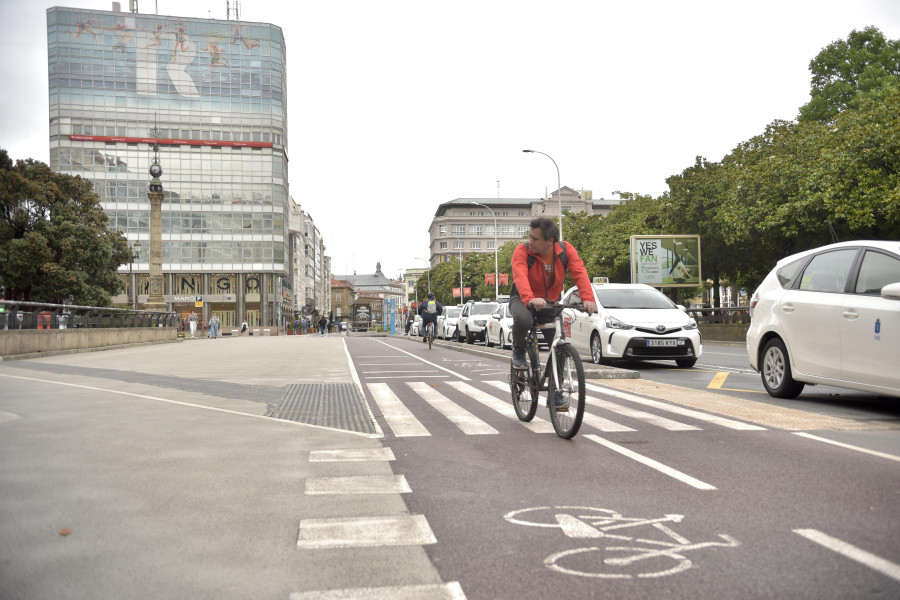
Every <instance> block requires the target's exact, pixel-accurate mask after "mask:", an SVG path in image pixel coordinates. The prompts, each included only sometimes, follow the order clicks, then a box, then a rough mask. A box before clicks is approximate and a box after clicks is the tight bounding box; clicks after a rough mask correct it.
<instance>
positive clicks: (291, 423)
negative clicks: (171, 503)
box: [0, 374, 384, 439]
mask: <svg viewBox="0 0 900 600" xmlns="http://www.w3.org/2000/svg"><path fill="white" fill-rule="evenodd" d="M0 377H9V378H11V379H23V380H25V381H34V382H37V383H47V384H50V385H62V386H66V387H73V388H78V389H82V390H91V391H94V392H106V393H109V394H119V395H121V396H130V397H132V398H140V399H142V400H153V401H154V402H164V403H166V404H174V405H176V406H184V407H187V408H199V409H200V410H209V411H212V412H218V413H224V414H227V415H236V416H239V417H247V418H250V419H260V420H263V421H270V422H272V423H280V424H282V425H288V426H298V427H312V428H314V429H324V430H326V431H339V432H341V433H349V434H351V435H358V436H361V437H365V438H370V439H371V438H380V437H384V436H383V434H382V433H381V432H380V430H379V433H377V434H372V433H360V432H357V431H349V430H347V429H336V428H334V427H322V426H321V425H310V424H308V423H300V422H298V421H287V420H285V419H274V418H272V417H267V416H265V415H254V414H251V413H242V412H238V411H236V410H228V409H227V408H218V407H215V406H204V405H202V404H191V403H190V402H180V401H178V400H169V399H168V398H158V397H156V396H148V395H146V394H135V393H132V392H123V391H121V390H110V389H106V388H101V387H96V386H92V385H80V384H77V383H68V382H64V381H53V380H52V379H37V378H34V377H21V376H19V375H6V374H0ZM372 422H373V423H375V421H374V419H373V421H372ZM375 428H376V429H378V425H377V424H376V425H375Z"/></svg>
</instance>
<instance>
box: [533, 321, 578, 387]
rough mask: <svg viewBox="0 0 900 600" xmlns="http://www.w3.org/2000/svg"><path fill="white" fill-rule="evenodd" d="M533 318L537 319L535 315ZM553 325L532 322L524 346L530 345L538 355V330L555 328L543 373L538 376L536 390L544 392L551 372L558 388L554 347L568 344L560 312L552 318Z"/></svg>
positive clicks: (535, 354)
mask: <svg viewBox="0 0 900 600" xmlns="http://www.w3.org/2000/svg"><path fill="white" fill-rule="evenodd" d="M535 320H537V316H536V315H535ZM554 325H555V327H554V326H553V325H551V324H550V323H542V324H537V323H533V324H532V326H531V329H529V330H528V337H526V343H525V345H526V347H530V348H532V349H533V351H534V356H536V357H538V356H539V354H538V336H537V332H538V330H539V329H540V330H547V329H551V328H553V329H555V331H554V333H553V340H552V341H551V342H550V344H549V348H550V356H549V357H548V358H547V364H546V365H545V366H544V373H543V375H541V376H540V377H539V378H538V382H537V383H538V388H537V389H538V391H541V392H546V391H547V383H548V382H549V381H550V376H551V373H552V376H553V383H554V384H555V385H556V389H559V383H560V382H559V371H558V370H557V368H556V348H557V347H558V346H559V345H560V344H568V343H569V342H567V341H566V332H565V331H563V316H562V312H560V313H559V314H558V315H556V318H555V319H554ZM537 364H538V365H540V364H541V362H540V358H538V360H537Z"/></svg>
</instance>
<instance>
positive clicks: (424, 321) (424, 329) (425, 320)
mask: <svg viewBox="0 0 900 600" xmlns="http://www.w3.org/2000/svg"><path fill="white" fill-rule="evenodd" d="M427 314H429V315H430V314H431V313H427ZM429 323H431V325H432V326H433V327H434V329H433V330H432V331H434V335H435V337H437V315H434V320H432V319H430V318H429V317H426V316H424V315H423V316H422V337H423V338H424V337H425V336H426V335H428V324H429Z"/></svg>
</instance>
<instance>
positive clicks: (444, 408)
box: [406, 381, 499, 435]
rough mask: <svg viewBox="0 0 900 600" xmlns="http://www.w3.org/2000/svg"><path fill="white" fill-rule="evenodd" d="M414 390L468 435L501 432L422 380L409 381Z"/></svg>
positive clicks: (407, 383) (408, 383)
mask: <svg viewBox="0 0 900 600" xmlns="http://www.w3.org/2000/svg"><path fill="white" fill-rule="evenodd" d="M406 385H408V386H409V387H410V388H412V390H413V391H414V392H416V393H417V394H419V396H421V397H422V399H424V400H425V401H426V402H427V403H428V404H430V405H431V406H432V407H434V409H435V410H438V411H440V412H441V414H443V415H444V416H445V417H447V419H448V420H449V421H450V422H452V423H453V424H454V425H456V426H457V427H459V428H460V429H461V430H462V431H463V433H465V434H466V435H485V434H494V433H499V432H498V431H497V430H496V429H494V428H493V427H491V426H490V425H488V424H487V423H485V422H484V421H482V420H481V419H479V418H478V417H476V416H475V415H473V414H472V413H470V412H469V411H467V410H466V409H464V408H462V407H461V406H459V405H458V404H456V403H454V402H453V401H452V400H450V399H449V398H447V397H446V396H444V395H443V394H442V393H440V392H439V391H437V390H436V389H434V388H433V387H431V386H430V385H428V384H427V383H424V382H421V381H407V382H406Z"/></svg>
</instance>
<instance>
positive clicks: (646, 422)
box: [365, 380, 766, 438]
mask: <svg viewBox="0 0 900 600" xmlns="http://www.w3.org/2000/svg"><path fill="white" fill-rule="evenodd" d="M475 383H481V384H484V385H485V386H488V387H490V388H491V389H490V390H489V391H488V390H484V389H481V388H479V387H476V385H474V384H475ZM365 385H366V388H367V389H368V392H369V394H370V395H371V400H372V401H373V402H374V403H375V405H376V406H377V407H378V411H379V412H380V413H381V415H382V417H383V418H384V421H385V423H386V424H387V427H388V430H389V431H390V433H391V434H392V435H393V437H397V438H406V437H431V436H432V433H431V431H429V429H428V428H427V427H426V426H425V424H423V423H422V421H421V420H420V419H419V418H418V417H417V416H416V412H419V413H420V414H421V413H422V410H423V409H424V408H425V407H430V408H431V409H433V411H436V412H437V413H439V414H440V415H442V416H443V417H444V418H445V419H446V420H448V421H450V422H451V423H453V424H454V425H456V427H457V428H458V430H459V431H460V432H461V433H462V434H464V435H494V434H498V433H499V430H498V429H497V428H496V427H494V426H493V425H492V424H490V423H488V422H487V421H486V420H484V419H483V418H481V417H479V416H476V415H475V414H474V413H473V412H472V411H471V410H469V409H468V408H466V407H465V406H469V405H472V406H483V407H486V408H488V409H490V410H491V411H493V413H496V414H497V415H499V416H501V417H506V418H507V419H512V420H515V421H517V422H519V423H520V424H521V425H522V426H523V427H525V428H526V429H528V430H529V431H531V432H533V433H554V431H553V426H552V425H551V423H550V422H549V420H547V419H545V418H542V417H540V416H535V418H534V419H533V420H532V421H531V422H529V423H524V422H521V421H519V420H518V417H517V416H516V413H515V411H514V410H513V406H512V403H511V401H510V395H509V384H508V383H507V382H506V381H501V380H487V381H482V382H465V381H446V382H441V383H440V384H438V385H435V384H433V383H429V382H426V381H395V382H390V383H388V382H367V383H366V384H365ZM586 390H587V395H586V405H587V408H586V410H585V414H584V420H583V424H582V427H583V428H593V429H595V430H597V431H600V432H603V433H615V432H631V431H637V429H635V428H636V427H645V426H647V427H656V428H660V429H663V430H666V431H671V432H682V431H701V430H702V429H703V428H704V427H706V426H709V425H715V426H720V427H726V428H729V429H733V430H736V431H763V430H765V429H766V428H765V427H760V426H759V425H753V424H750V423H745V422H742V421H737V420H734V419H729V418H726V417H722V416H720V415H715V414H709V413H704V412H701V411H698V410H694V409H690V408H685V407H683V406H678V405H673V404H669V403H665V402H660V401H658V400H654V399H652V398H646V397H644V396H638V395H636V394H630V393H627V392H622V391H619V390H615V389H612V388H607V387H603V386H600V385H596V384H587V386H586ZM410 392H412V393H410ZM401 398H404V399H405V400H401ZM635 404H636V405H640V406H641V408H635V407H634V406H633V405H635ZM592 408H593V409H599V411H600V412H602V413H606V414H612V415H613V418H612V419H610V418H607V417H605V416H600V415H599V414H596V412H594V411H593V410H591V409H592ZM642 408H650V409H653V410H655V411H656V412H648V411H647V410H642ZM473 410H475V409H474V408H473ZM433 411H428V412H433ZM658 413H666V416H664V415H663V414H658ZM538 414H539V415H540V412H539V413H538ZM618 417H621V418H618ZM582 431H586V430H585V429H582ZM386 433H387V432H386Z"/></svg>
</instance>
